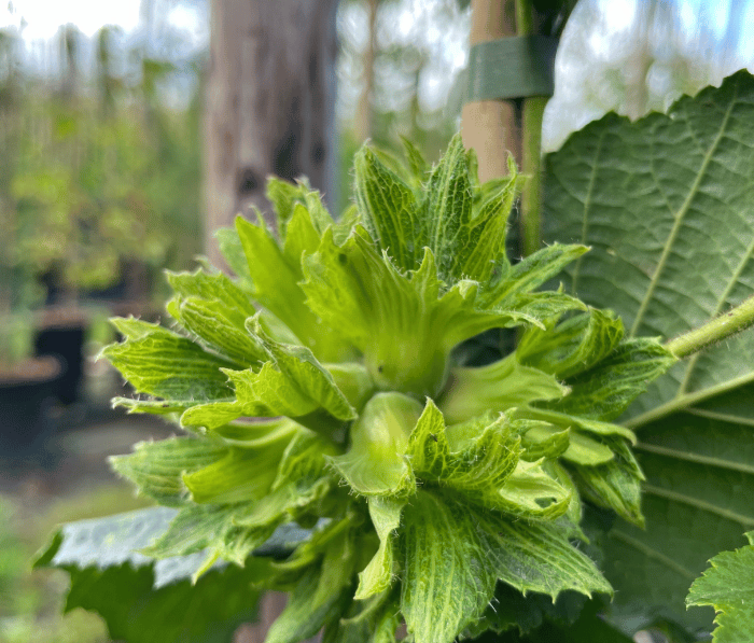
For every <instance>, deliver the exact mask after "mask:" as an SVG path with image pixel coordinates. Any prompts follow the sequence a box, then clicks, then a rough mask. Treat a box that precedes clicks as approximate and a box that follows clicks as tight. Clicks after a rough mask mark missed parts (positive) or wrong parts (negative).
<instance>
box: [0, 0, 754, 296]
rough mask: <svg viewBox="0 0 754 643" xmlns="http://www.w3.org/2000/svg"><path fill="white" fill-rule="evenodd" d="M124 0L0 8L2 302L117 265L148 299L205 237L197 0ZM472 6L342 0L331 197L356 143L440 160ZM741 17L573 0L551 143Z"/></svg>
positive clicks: (660, 105) (655, 90)
mask: <svg viewBox="0 0 754 643" xmlns="http://www.w3.org/2000/svg"><path fill="white" fill-rule="evenodd" d="M543 1H544V0H543ZM122 4H123V5H126V4H128V3H122ZM133 4H134V5H135V6H136V9H135V11H137V14H138V19H136V20H135V21H134V20H132V21H131V23H129V22H128V21H126V20H123V19H122V18H121V19H120V22H121V23H122V24H114V25H107V24H105V25H101V27H100V28H99V29H97V30H94V31H93V30H92V29H91V27H89V31H90V33H89V34H86V33H84V32H82V31H80V30H79V28H78V27H77V26H76V24H75V23H73V22H72V23H70V24H66V25H62V26H60V27H59V28H58V29H57V32H56V33H54V34H50V33H49V31H50V27H49V24H53V23H54V16H48V17H47V22H44V20H45V16H43V15H39V14H38V13H37V14H34V12H33V7H34V3H33V2H27V3H26V4H25V5H24V4H23V3H17V4H16V5H14V4H13V3H11V4H9V5H8V8H7V14H6V15H3V14H2V12H0V26H2V28H1V29H0V145H1V146H2V149H3V162H2V164H0V226H2V229H3V230H4V234H3V238H2V244H1V245H0V311H2V310H5V311H7V310H9V309H10V308H11V307H13V306H18V305H26V306H28V305H29V304H33V303H40V302H41V301H44V300H45V299H46V300H47V301H48V303H49V301H50V299H51V298H56V297H57V298H62V300H63V301H65V300H76V299H77V298H80V297H81V296H82V295H85V294H86V293H97V292H98V291H103V290H106V289H108V288H113V287H115V286H116V285H119V284H120V287H121V290H120V291H117V293H119V294H121V295H122V292H123V289H124V287H126V286H127V284H124V281H125V282H128V280H129V278H131V279H132V281H133V280H134V279H138V280H140V281H141V282H142V285H141V291H142V292H141V293H140V294H141V296H150V294H151V289H153V288H154V287H156V286H157V285H158V284H160V283H161V280H160V279H159V273H160V271H161V270H162V269H163V268H164V267H167V266H171V267H180V266H185V265H187V263H188V262H189V261H190V259H191V257H192V256H193V255H195V254H196V253H198V252H200V251H201V248H200V246H199V242H200V241H199V240H200V234H199V233H200V230H201V217H202V201H201V169H202V165H201V163H202V160H201V147H202V145H201V143H202V141H201V128H200V124H201V105H202V77H203V69H204V65H205V62H206V59H207V47H208V38H209V29H208V13H209V8H208V6H207V2H206V0H140V1H139V0H134V2H133ZM27 5H28V7H27ZM75 5H76V3H72V4H70V8H69V15H70V18H71V19H72V20H74V21H75V20H76V19H77V18H76V11H75ZM137 5H138V6H137ZM85 6H86V4H85V3H81V7H85ZM81 11H82V10H79V13H81ZM83 11H86V9H83ZM470 11H471V7H470V0H341V3H340V6H339V12H338V19H337V20H338V34H339V45H340V51H339V56H338V62H337V75H338V111H337V113H338V141H337V149H338V153H339V168H340V171H339V182H338V183H339V187H338V194H339V198H338V204H337V209H338V210H341V209H343V208H344V207H345V206H346V205H347V204H348V202H349V199H350V182H351V181H350V176H349V171H350V160H351V157H352V155H353V153H354V151H355V150H356V149H357V148H358V147H359V145H360V144H361V143H362V142H363V141H364V140H366V139H371V140H373V141H374V142H375V143H377V144H379V145H381V146H383V147H386V148H388V149H395V150H397V149H399V148H400V137H401V136H405V137H407V138H410V139H411V140H412V141H414V142H415V143H416V144H417V145H418V146H419V147H420V149H422V150H423V151H424V152H425V154H426V155H427V156H428V157H429V158H430V159H434V158H436V157H437V155H438V153H439V151H440V150H441V149H443V147H444V146H445V144H446V142H447V141H448V139H449V137H450V136H451V135H452V133H453V132H454V131H455V130H456V129H457V128H458V127H459V124H460V113H461V107H462V105H463V96H464V84H465V75H464V72H463V70H464V67H465V65H466V62H467V59H468V33H469V26H470ZM116 19H117V17H116ZM78 20H79V22H83V21H84V19H83V18H81V17H79V19H78ZM51 21H52V22H51ZM43 22H44V24H45V25H48V26H46V29H47V32H45V30H44V29H43V28H41V27H40V26H39V24H37V23H40V24H41V23H43ZM90 22H91V21H90ZM87 24H88V23H87ZM751 24H754V3H753V2H750V1H748V0H610V1H609V2H608V1H607V0H581V1H580V2H578V3H577V5H576V7H575V9H574V11H573V14H572V16H571V18H570V20H569V22H568V25H567V27H566V29H565V31H564V33H563V36H562V44H561V48H560V51H559V55H558V59H557V77H556V93H555V96H554V97H553V99H552V100H551V101H550V104H549V105H548V109H547V112H546V116H545V125H544V147H545V149H546V150H552V149H556V148H557V147H558V146H559V145H560V144H562V142H563V141H564V140H565V138H566V137H567V135H568V134H569V133H570V132H571V131H574V130H576V129H579V128H580V127H582V126H583V125H584V124H585V123H586V122H588V121H589V120H592V119H594V118H598V117H599V116H600V115H602V114H604V113H605V112H607V111H609V110H616V111H618V112H619V113H624V114H627V115H628V116H630V117H631V118H637V117H639V116H641V115H642V114H644V113H646V112H647V111H648V110H651V109H655V110H657V109H659V110H661V109H664V108H667V106H668V105H669V104H670V103H671V102H672V101H673V100H674V99H675V98H677V97H678V96H680V95H681V94H682V93H694V92H695V91H697V90H698V89H699V88H700V87H702V86H704V85H706V84H709V83H714V84H716V83H719V81H720V80H721V79H722V77H724V76H725V75H727V74H728V73H730V72H732V71H734V70H735V69H738V68H740V67H743V66H746V65H749V64H751V63H752V61H753V60H754V38H751V37H750V34H749V35H748V36H747V27H746V26H747V25H751ZM3 25H4V26H3ZM134 266H138V267H139V268H140V270H137V271H136V272H135V273H134V274H135V276H134V274H131V277H129V269H133V268H134ZM145 284H146V285H145ZM133 286H134V284H131V291H132V292H133V291H134V290H136V291H138V290H139V288H135V289H134V287H133ZM126 289H128V288H126Z"/></svg>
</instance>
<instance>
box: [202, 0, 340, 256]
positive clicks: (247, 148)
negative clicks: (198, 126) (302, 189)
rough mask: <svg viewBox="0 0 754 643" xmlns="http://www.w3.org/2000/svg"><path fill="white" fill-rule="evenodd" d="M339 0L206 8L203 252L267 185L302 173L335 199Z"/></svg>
mask: <svg viewBox="0 0 754 643" xmlns="http://www.w3.org/2000/svg"><path fill="white" fill-rule="evenodd" d="M336 6H337V0H277V1H275V2H273V1H272V0H263V1H257V2H249V1H248V0H225V1H222V0H212V2H211V36H210V62H209V72H208V77H207V85H206V94H205V123H204V126H205V129H204V141H205V191H206V194H205V196H206V208H207V210H206V222H205V247H206V249H207V252H208V254H209V256H210V258H211V259H212V260H213V261H219V255H218V253H217V250H216V247H215V244H214V242H213V240H212V235H213V233H214V231H215V230H216V229H217V228H219V227H222V226H227V225H230V224H231V223H232V221H233V218H234V217H235V215H236V214H238V213H242V214H245V215H248V214H249V209H250V207H251V206H256V207H259V208H260V209H262V210H263V211H264V210H265V209H266V200H265V198H264V191H265V179H266V177H267V175H269V174H276V175H278V176H281V177H283V178H286V179H295V178H296V177H299V176H301V175H303V174H305V175H307V176H308V177H309V180H310V181H311V183H312V186H314V187H315V188H317V189H319V190H320V191H322V192H323V193H324V195H325V199H326V200H328V201H332V200H333V196H334V185H333V182H334V173H335V154H334V145H333V144H334V117H335V55H336V51H337V47H336V37H335V34H336V32H335V10H336Z"/></svg>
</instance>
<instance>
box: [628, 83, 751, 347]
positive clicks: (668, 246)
mask: <svg viewBox="0 0 754 643" xmlns="http://www.w3.org/2000/svg"><path fill="white" fill-rule="evenodd" d="M736 89H737V88H736ZM737 94H738V92H737V91H736V92H735V94H734V96H733V98H732V100H731V101H730V104H729V105H728V109H727V110H726V112H725V116H724V117H723V122H722V124H721V125H720V130H719V131H718V133H717V136H716V137H715V140H714V141H713V142H712V144H711V145H710V148H709V150H708V152H707V154H706V155H705V157H704V160H703V161H702V165H701V167H700V168H699V171H698V172H697V174H696V178H695V179H694V183H693V184H692V186H691V189H690V190H689V193H688V195H687V196H686V199H685V200H684V202H683V204H682V205H681V208H680V209H679V210H678V212H677V213H676V214H675V215H674V222H673V227H672V228H671V230H670V234H669V235H668V239H667V241H666V242H665V245H664V247H663V249H662V255H661V256H660V260H659V262H658V264H657V268H656V269H655V272H654V274H653V275H652V279H651V280H650V282H649V287H648V288H647V291H646V293H644V298H643V299H642V302H641V305H640V306H639V310H638V312H637V313H636V317H635V318H634V323H633V324H632V326H631V330H630V332H629V337H635V336H636V333H637V331H638V330H639V326H640V325H641V322H642V320H643V319H644V314H645V313H646V311H647V307H648V306H649V303H650V301H651V300H652V297H653V295H654V292H655V289H656V288H657V285H658V284H659V281H660V276H661V274H662V272H663V270H664V269H665V264H666V263H667V260H668V257H669V256H670V253H671V250H672V248H673V245H674V244H675V240H676V237H677V236H678V232H679V231H680V229H681V227H682V225H683V221H684V218H685V217H686V214H687V213H688V211H689V209H690V208H691V204H692V202H693V201H694V198H695V197H696V195H697V192H698V191H699V187H700V185H701V183H702V179H703V177H704V176H705V174H706V171H707V167H708V166H709V164H710V162H711V161H712V157H713V155H714V153H715V151H716V150H717V146H718V145H719V144H720V141H721V140H722V139H723V136H724V134H725V132H726V128H727V125H728V121H729V119H730V115H731V112H732V111H733V107H734V106H735V105H736V104H737V102H736V99H737ZM686 119H688V116H687V115H686ZM655 180H656V179H655ZM657 187H658V189H659V187H660V186H659V183H658V185H657Z"/></svg>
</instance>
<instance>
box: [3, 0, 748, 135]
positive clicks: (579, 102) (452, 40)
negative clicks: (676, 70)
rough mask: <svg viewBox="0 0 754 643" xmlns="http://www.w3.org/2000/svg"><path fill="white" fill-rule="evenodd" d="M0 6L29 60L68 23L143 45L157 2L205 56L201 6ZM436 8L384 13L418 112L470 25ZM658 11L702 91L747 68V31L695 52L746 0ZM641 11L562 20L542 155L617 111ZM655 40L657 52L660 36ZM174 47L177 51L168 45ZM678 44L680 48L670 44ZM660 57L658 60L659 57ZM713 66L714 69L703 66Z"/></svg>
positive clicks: (75, 1) (580, 10)
mask: <svg viewBox="0 0 754 643" xmlns="http://www.w3.org/2000/svg"><path fill="white" fill-rule="evenodd" d="M3 2H7V4H6V5H4V6H3V5H2V4H0V28H2V27H4V26H15V27H16V28H17V29H20V31H21V35H22V39H23V41H24V43H25V46H26V50H27V52H28V54H29V57H30V58H31V59H34V57H35V51H36V52H38V53H39V52H41V53H40V55H41V56H42V57H44V56H45V55H49V54H44V51H49V45H48V44H45V43H50V42H52V41H53V39H54V37H55V35H56V33H57V31H58V29H59V28H60V26H61V25H64V24H67V23H72V24H74V25H76V26H77V27H78V28H79V29H80V30H81V31H82V32H83V33H84V34H86V35H87V36H93V35H94V34H95V33H96V32H97V30H98V29H100V28H101V27H102V26H104V25H108V24H110V25H118V26H120V27H121V29H122V30H123V32H124V34H125V36H124V37H125V38H126V39H142V40H141V41H142V42H143V41H144V40H143V39H144V38H145V31H144V27H143V22H142V21H141V20H140V18H141V16H140V14H141V12H142V11H144V8H145V7H149V6H155V4H156V3H160V4H161V5H162V6H167V7H170V9H169V10H168V12H167V14H166V17H165V18H162V19H163V20H165V21H166V22H167V24H168V25H169V26H170V27H171V28H173V30H174V31H175V30H177V31H178V33H179V34H180V36H179V42H178V43H177V44H178V45H180V46H181V47H182V48H183V49H184V52H187V53H189V54H190V53H191V52H192V51H193V52H196V51H200V50H202V49H204V48H206V46H207V42H208V38H209V25H208V20H207V13H206V12H207V2H206V0H198V1H194V2H191V1H189V0H112V1H109V2H108V1H101V0H100V1H99V2H98V1H96V0H95V1H92V0H10V1H8V0H0V3H3ZM441 2H442V0H403V1H402V2H400V3H396V4H387V5H386V8H385V10H386V11H389V12H392V14H393V15H391V16H389V20H388V21H387V22H388V23H389V24H391V25H395V28H391V29H390V30H388V32H387V34H386V35H385V39H386V41H387V44H388V45H389V44H391V43H395V44H404V43H406V42H410V41H411V40H412V39H415V38H419V39H421V40H422V42H425V43H427V46H426V48H425V49H426V50H427V51H428V52H429V56H430V57H429V61H430V62H429V67H430V68H429V69H428V70H427V71H429V72H430V73H423V74H422V77H421V82H422V83H423V86H420V88H419V89H420V92H419V97H420V101H421V102H422V103H423V107H424V108H425V109H427V110H430V111H431V110H435V109H439V108H442V106H443V105H444V104H447V103H448V102H449V101H450V102H452V101H453V100H454V99H453V96H452V93H451V91H452V87H453V84H454V79H455V77H456V74H457V73H458V72H459V71H460V70H461V69H462V68H463V67H464V66H465V65H466V61H467V59H468V45H467V39H468V28H469V22H468V19H466V18H464V19H453V18H451V20H450V21H448V20H447V19H446V20H445V24H443V25H438V24H436V21H435V20H434V18H433V14H432V11H431V7H432V6H434V5H437V4H438V3H440V4H441ZM731 3H736V4H735V5H732V4H731ZM738 3H740V4H738ZM666 4H673V5H674V7H675V9H676V15H677V17H678V18H677V20H678V25H679V27H680V32H681V33H680V36H677V35H676V36H674V37H676V38H678V37H680V39H681V40H683V41H685V42H686V43H687V44H688V45H689V46H690V47H692V48H693V47H697V49H700V51H701V54H700V58H699V61H698V66H699V67H700V68H703V67H705V66H707V67H709V69H703V73H704V74H706V76H705V78H703V79H702V80H703V81H704V83H705V84H706V82H713V83H715V82H719V80H720V79H721V78H722V76H723V75H724V74H727V73H730V72H731V71H733V70H735V69H737V68H738V67H741V66H744V65H745V64H748V63H749V62H750V61H754V36H751V37H750V36H749V35H748V34H747V33H745V32H742V37H740V38H739V39H738V48H737V51H736V52H735V55H733V56H730V54H729V55H728V58H731V59H730V60H727V61H723V63H724V64H723V63H720V64H717V60H718V59H719V58H720V54H719V52H717V58H715V56H713V55H711V54H710V53H709V52H705V51H702V50H704V48H710V47H711V48H714V43H715V41H716V40H717V41H719V40H720V38H721V37H722V36H723V34H724V33H725V30H726V25H727V23H728V17H729V15H728V14H729V11H730V7H731V6H736V7H741V8H743V9H744V10H743V12H742V14H741V16H740V23H741V25H742V26H741V29H747V28H750V27H746V25H754V0H667V2H666ZM346 6H347V7H349V10H348V11H344V12H342V13H343V15H342V16H341V17H340V18H339V19H340V20H341V21H342V22H343V23H345V28H348V29H351V35H350V36H349V38H351V39H352V40H353V44H354V45H355V49H356V50H358V49H359V48H360V45H359V38H360V37H361V39H362V40H364V39H365V35H366V34H365V32H364V33H361V35H360V30H361V31H364V29H365V15H361V14H364V11H363V10H362V9H360V8H359V6H358V4H356V3H354V4H351V5H346ZM647 6H648V0H581V2H579V4H578V5H577V8H576V10H575V11H574V14H573V15H572V17H571V20H569V23H568V25H567V28H566V33H565V34H564V37H563V39H562V41H561V47H560V50H559V54H558V60H557V65H556V93H555V96H554V98H553V100H552V101H550V105H549V107H548V112H549V115H548V114H546V120H545V131H544V138H545V148H546V149H552V148H554V147H557V146H558V145H559V144H560V143H561V142H562V140H563V139H564V136H566V135H567V132H568V131H573V129H578V128H579V127H581V126H583V125H584V124H585V122H587V121H588V120H591V119H592V118H596V117H599V116H600V115H601V114H603V113H605V111H608V110H609V109H614V108H616V104H617V102H618V101H619V100H621V98H620V96H618V95H617V94H616V95H615V96H609V95H604V94H605V92H606V91H608V89H609V87H608V86H609V84H610V83H609V80H606V78H608V76H606V75H605V74H607V73H610V72H611V70H612V71H614V70H616V69H621V65H623V67H624V68H625V60H626V56H628V55H629V54H630V50H631V47H633V46H635V42H634V40H635V36H634V32H632V29H631V25H632V23H633V22H634V20H635V19H636V18H637V16H641V14H642V11H643V10H645V9H646V7H647ZM458 15H459V16H460V15H461V14H458ZM595 25H596V27H595ZM569 34H570V36H569ZM705 39H706V40H705ZM146 41H147V42H148V43H149V42H150V38H149V34H146ZM655 41H656V42H658V46H659V47H660V49H661V48H662V35H660V37H656V38H655ZM710 43H712V44H710ZM681 44H683V43H681ZM173 46H174V47H175V46H176V43H175V41H174V42H173ZM361 46H363V43H362V45H361ZM676 46H679V45H678V43H676ZM45 47H47V49H46V50H45V49H44V48H45ZM659 53H660V55H661V54H662V51H660V52H659ZM713 53H714V52H713ZM705 56H706V59H705ZM712 59H714V60H715V64H716V65H717V68H713V66H714V65H710V64H709V61H710V60H712ZM695 64H697V63H695ZM600 65H601V67H600ZM669 73H670V72H669V71H668V69H664V68H663V67H662V65H659V66H657V68H656V69H654V70H653V71H652V74H651V75H650V76H651V77H650V78H649V80H650V81H651V82H653V83H654V84H655V86H656V87H654V88H653V91H656V93H658V94H662V93H663V92H666V94H667V96H669V97H670V98H668V100H674V99H675V98H676V97H677V94H675V95H673V93H672V92H671V91H670V90H669V89H667V88H665V87H664V86H663V82H665V84H666V85H667V78H668V74H669ZM358 77H359V74H358V70H357V69H354V70H352V72H351V73H350V74H348V75H347V76H346V80H347V81H348V82H347V83H343V84H342V85H341V92H342V98H341V100H343V99H347V100H346V101H345V102H346V104H348V105H350V106H352V104H355V99H356V97H357V95H358ZM558 79H560V80H558ZM391 82H392V81H391ZM396 82H397V81H396ZM349 92H350V93H349ZM351 94H352V96H351ZM393 94H394V96H395V99H394V100H397V99H398V98H399V97H400V95H401V92H400V88H396V91H395V92H393ZM385 100H386V101H387V102H389V100H390V96H386V97H385ZM589 101H591V108H590V106H589V105H590V103H589ZM611 101H612V102H611ZM383 107H385V108H388V109H389V108H391V107H392V106H391V105H388V104H386V105H384V106H383ZM665 107H667V104H666V105H665ZM590 109H591V111H590ZM553 115H556V116H557V118H555V116H553Z"/></svg>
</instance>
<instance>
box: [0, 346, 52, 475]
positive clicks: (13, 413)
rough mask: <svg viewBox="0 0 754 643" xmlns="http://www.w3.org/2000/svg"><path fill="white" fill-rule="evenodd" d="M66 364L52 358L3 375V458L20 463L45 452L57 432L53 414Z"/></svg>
mask: <svg viewBox="0 0 754 643" xmlns="http://www.w3.org/2000/svg"><path fill="white" fill-rule="evenodd" d="M64 372H65V366H64V364H63V363H62V362H61V361H60V360H58V359H56V358H53V357H45V358H42V359H39V358H38V359H33V360H29V361H28V362H26V363H25V364H24V365H23V368H16V369H14V372H13V374H7V373H0V458H3V459H6V460H18V459H23V458H27V457H30V456H34V455H37V454H39V453H41V452H42V450H43V448H44V446H45V442H46V441H47V439H48V438H49V437H50V436H51V435H52V433H53V432H54V431H55V421H54V419H53V418H52V416H51V414H50V410H51V408H52V407H53V406H54V404H55V398H56V393H57V388H58V385H59V382H60V379H61V377H62V376H63V374H64Z"/></svg>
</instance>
